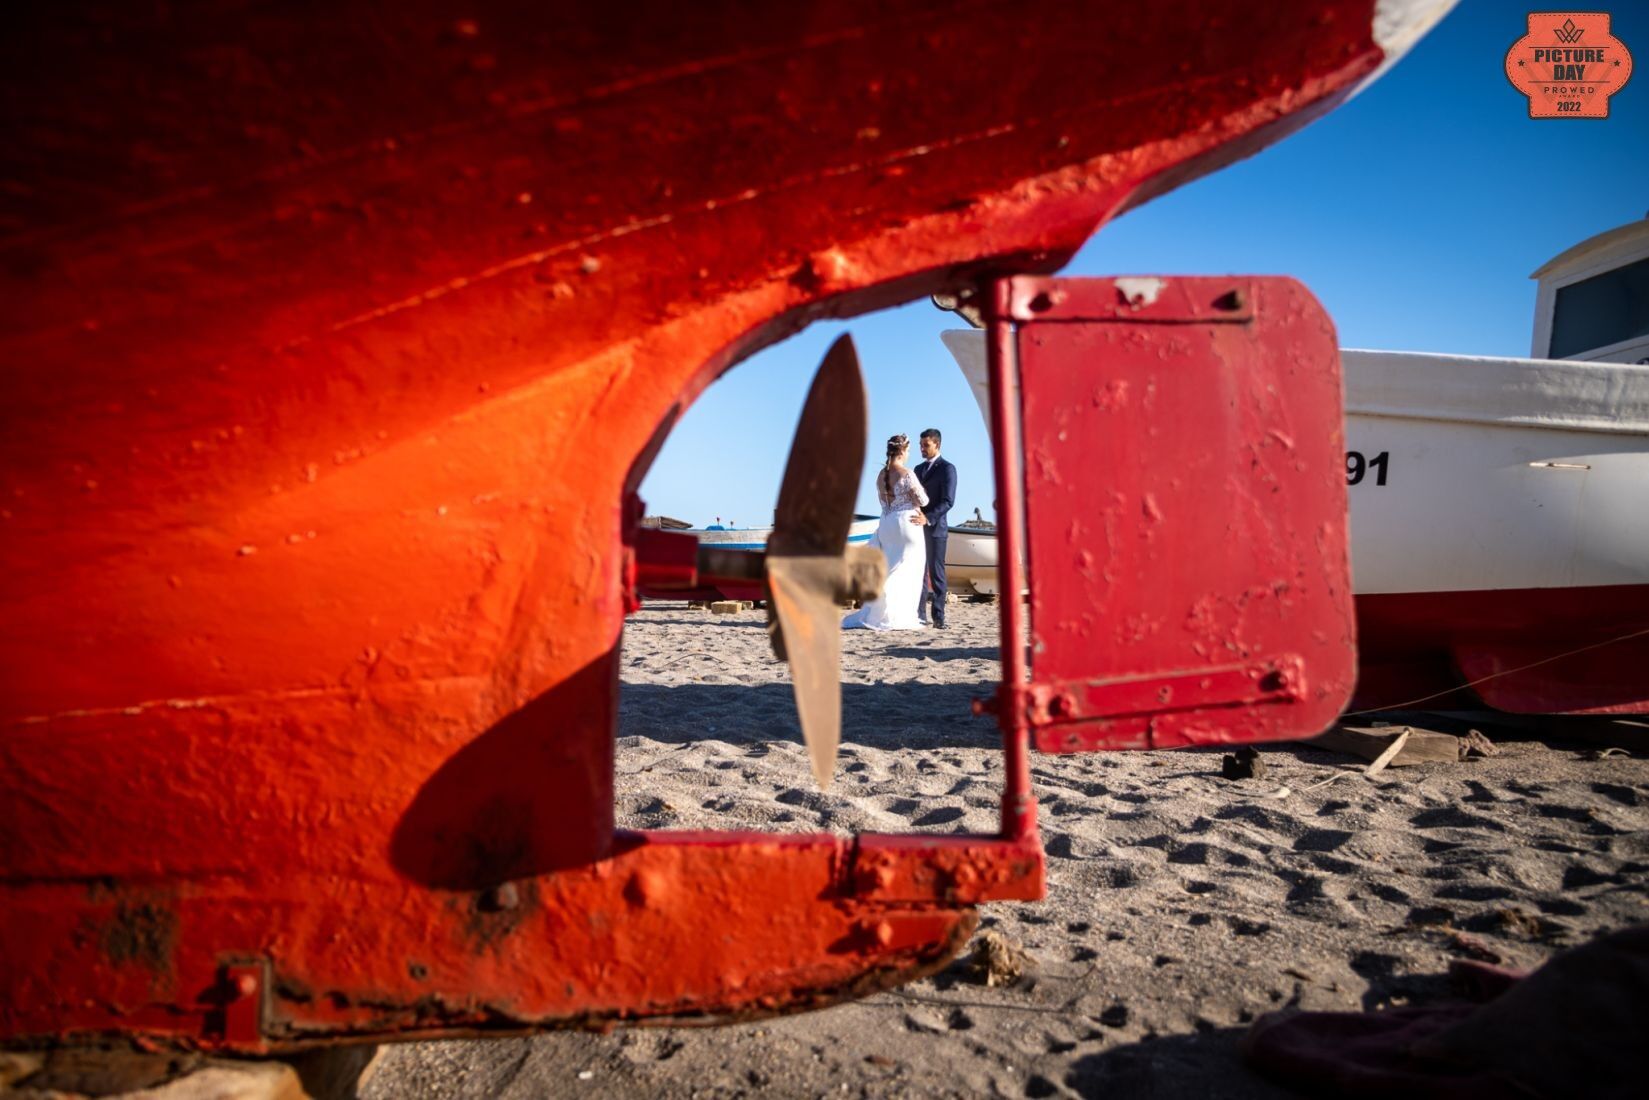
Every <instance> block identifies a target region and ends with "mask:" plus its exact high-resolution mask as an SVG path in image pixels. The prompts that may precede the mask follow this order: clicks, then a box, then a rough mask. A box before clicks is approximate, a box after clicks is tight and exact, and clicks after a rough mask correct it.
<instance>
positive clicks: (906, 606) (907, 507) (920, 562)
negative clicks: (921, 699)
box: [842, 435, 928, 630]
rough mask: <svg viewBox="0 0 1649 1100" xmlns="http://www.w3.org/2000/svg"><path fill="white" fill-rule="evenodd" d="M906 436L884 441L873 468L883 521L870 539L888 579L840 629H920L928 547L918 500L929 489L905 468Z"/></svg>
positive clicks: (922, 500) (924, 500)
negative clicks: (880, 460)
mask: <svg viewBox="0 0 1649 1100" xmlns="http://www.w3.org/2000/svg"><path fill="white" fill-rule="evenodd" d="M909 453H910V439H909V438H908V437H906V436H903V435H896V436H894V437H893V438H892V439H890V440H888V441H887V462H886V464H885V465H883V466H882V469H881V470H880V471H879V472H878V473H877V474H876V497H877V499H878V500H880V501H881V502H882V522H881V523H880V524H878V525H877V527H876V537H875V539H873V540H872V542H873V543H875V544H877V545H879V546H880V547H881V550H882V553H883V554H885V555H886V556H887V583H886V584H885V585H883V586H882V594H881V595H880V596H878V597H877V598H876V599H874V600H872V601H870V602H869V603H867V604H865V605H864V606H863V607H861V608H860V609H859V610H857V611H855V612H854V613H853V614H851V615H849V616H848V617H847V618H846V619H844V620H842V628H843V629H852V628H853V627H864V628H865V629H867V630H920V629H922V621H921V619H919V618H918V617H917V614H918V612H919V610H920V608H921V605H922V579H923V577H924V576H925V575H926V573H927V564H928V561H927V556H928V555H927V547H926V546H925V545H924V543H923V539H922V527H923V526H924V525H926V523H927V517H926V516H924V515H923V514H922V506H923V505H925V504H927V502H928V495H927V493H925V492H923V490H922V483H921V482H919V481H917V480H916V475H915V474H913V473H911V472H910V470H908V469H906V468H905V456H906V455H908V454H909Z"/></svg>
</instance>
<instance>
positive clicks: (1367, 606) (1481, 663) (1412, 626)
mask: <svg viewBox="0 0 1649 1100" xmlns="http://www.w3.org/2000/svg"><path fill="white" fill-rule="evenodd" d="M1534 277H1535V278H1537V279H1539V280H1540V281H1541V289H1540V294H1539V298H1538V304H1537V319H1536V324H1535V343H1534V348H1533V354H1534V355H1537V356H1541V358H1530V359H1508V358H1483V357H1474V356H1461V355H1432V354H1419V353H1411V352H1382V351H1356V350H1349V349H1348V350H1345V351H1343V352H1342V364H1343V369H1344V379H1345V408H1346V448H1347V452H1346V480H1347V485H1348V492H1349V498H1350V509H1351V546H1352V577H1353V587H1354V591H1355V593H1356V609H1357V633H1358V649H1359V682H1358V690H1357V695H1356V698H1355V699H1354V701H1353V706H1355V707H1358V708H1380V707H1397V706H1402V705H1407V704H1413V703H1419V702H1425V703H1426V704H1427V705H1430V706H1440V705H1448V704H1459V703H1466V702H1470V701H1472V700H1471V698H1470V696H1471V695H1472V694H1475V696H1476V697H1477V698H1478V699H1480V700H1481V701H1482V702H1484V703H1487V704H1488V705H1490V706H1492V707H1495V708H1497V709H1500V710H1506V711H1512V712H1517V713H1592V714H1610V713H1642V712H1645V711H1649V365H1645V359H1646V358H1649V314H1646V311H1645V306H1644V304H1643V303H1644V302H1646V301H1649V293H1646V291H1645V285H1646V283H1649V220H1645V221H1640V222H1636V223H1633V224H1631V225H1628V226H1623V227H1621V228H1618V229H1615V230H1611V231H1610V232H1608V233H1604V234H1601V235H1599V236H1597V237H1594V238H1592V239H1591V240H1588V241H1586V242H1583V243H1582V244H1579V245H1577V246H1575V247H1574V248H1571V249H1569V250H1568V251H1566V252H1564V253H1563V254H1562V255H1561V256H1558V257H1557V258H1556V259H1554V260H1552V261H1551V262H1550V263H1548V264H1546V265H1545V266H1543V267H1542V268H1541V269H1540V270H1539V271H1537V272H1536V273H1535V276H1534ZM943 338H944V341H945V345H946V346H947V347H948V348H949V349H950V350H951V352H952V353H953V354H954V355H955V357H956V360H957V362H958V364H959V365H960V366H961V367H962V371H963V374H964V375H966V377H967V379H968V382H969V384H970V385H971V386H972V388H973V389H974V392H975V395H976V396H979V397H980V398H981V405H980V408H981V410H982V411H983V410H984V409H985V407H986V406H985V404H984V400H983V394H984V382H985V374H984V369H985V343H984V338H983V334H981V333H978V332H973V331H955V332H947V333H945V334H944V336H943ZM1554 356H1555V357H1557V358H1554ZM1467 685H1469V690H1468V688H1467Z"/></svg>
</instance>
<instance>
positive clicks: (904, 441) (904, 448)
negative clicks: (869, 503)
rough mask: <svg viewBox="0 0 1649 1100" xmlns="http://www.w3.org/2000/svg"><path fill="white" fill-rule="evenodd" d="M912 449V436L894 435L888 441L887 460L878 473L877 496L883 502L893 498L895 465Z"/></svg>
mask: <svg viewBox="0 0 1649 1100" xmlns="http://www.w3.org/2000/svg"><path fill="white" fill-rule="evenodd" d="M909 451H910V436H908V435H903V434H901V435H892V436H889V437H888V441H887V461H886V462H885V463H883V464H882V469H881V472H880V473H878V474H877V475H876V496H877V498H878V499H879V500H881V502H882V503H883V504H887V503H888V502H889V501H891V500H892V499H893V466H894V464H895V463H896V462H898V461H899V460H900V459H901V458H904V457H905V455H906V454H907V453H908V452H909Z"/></svg>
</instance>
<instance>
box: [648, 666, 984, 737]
mask: <svg viewBox="0 0 1649 1100" xmlns="http://www.w3.org/2000/svg"><path fill="white" fill-rule="evenodd" d="M995 691H996V682H995V681H994V680H982V681H979V682H976V683H971V684H925V683H902V684H843V685H842V740H843V742H847V743H853V744H859V745H866V746H870V747H872V748H878V749H937V748H970V749H979V748H985V749H988V748H995V747H997V746H998V745H1000V744H1001V736H1000V734H999V733H998V732H997V727H996V720H995V719H994V718H977V717H975V716H974V714H973V700H974V699H976V698H980V697H984V696H989V695H992V694H994V693H995ZM618 736H620V737H646V738H648V739H649V740H653V741H659V742H663V743H665V744H688V743H690V742H694V741H707V740H716V741H724V742H727V743H729V744H734V745H754V744H759V743H762V742H766V741H779V740H788V741H799V740H800V739H801V726H800V725H799V724H798V722H797V720H796V700H795V696H794V695H793V694H792V693H791V689H790V685H789V684H678V685H674V686H670V685H664V684H623V685H621V686H620V688H619V713H618Z"/></svg>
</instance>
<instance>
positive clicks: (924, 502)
mask: <svg viewBox="0 0 1649 1100" xmlns="http://www.w3.org/2000/svg"><path fill="white" fill-rule="evenodd" d="M905 488H906V489H907V490H909V492H910V495H911V497H912V498H914V499H915V501H916V503H917V504H919V505H921V506H922V507H923V508H926V507H927V506H928V493H927V490H926V489H924V488H922V483H921V481H919V480H918V479H917V477H916V473H915V472H914V471H912V470H906V471H905Z"/></svg>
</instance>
